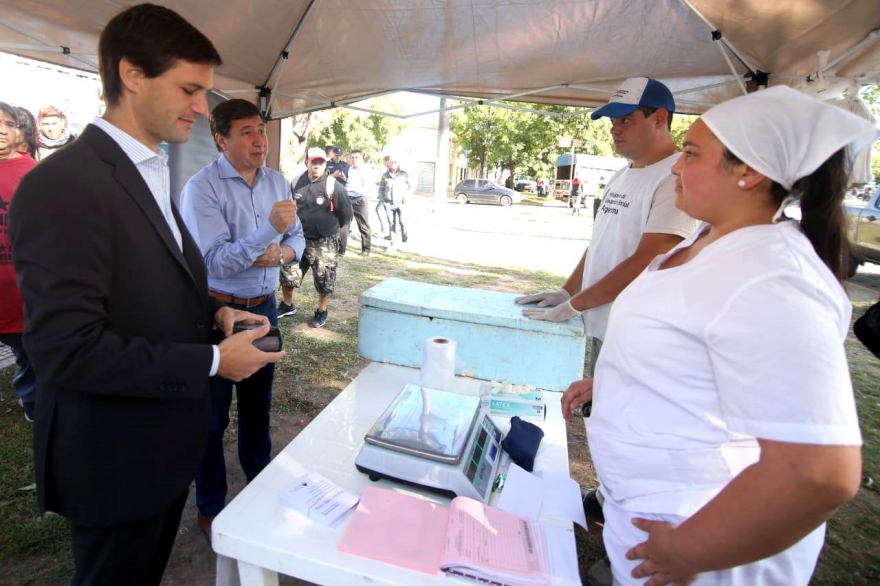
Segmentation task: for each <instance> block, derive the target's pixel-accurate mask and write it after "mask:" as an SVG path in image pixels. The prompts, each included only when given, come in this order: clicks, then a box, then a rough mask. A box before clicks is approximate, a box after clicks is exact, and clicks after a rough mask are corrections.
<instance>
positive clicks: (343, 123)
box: [308, 98, 403, 163]
mask: <svg viewBox="0 0 880 586" xmlns="http://www.w3.org/2000/svg"><path fill="white" fill-rule="evenodd" d="M369 107H371V108H373V109H375V110H378V111H382V112H392V113H397V112H398V111H399V107H397V106H396V105H395V104H393V103H392V102H390V101H389V100H387V99H383V98H377V99H376V100H375V101H373V102H371V103H370V104H369ZM402 130H403V123H402V122H401V121H400V120H398V119H397V118H392V117H390V116H383V115H381V114H369V113H366V112H359V111H355V110H349V109H347V108H335V109H333V110H329V111H327V112H321V113H319V114H318V115H316V116H315V117H314V120H313V125H312V126H311V127H310V128H309V133H308V137H309V138H308V142H309V146H313V147H319V148H324V147H325V146H327V145H336V146H338V147H340V148H341V149H342V150H343V151H345V152H349V151H352V150H354V149H360V150H362V151H363V152H364V159H365V160H366V161H367V162H371V163H378V162H379V161H380V160H381V158H382V152H383V149H384V148H385V145H387V144H388V142H390V141H391V139H392V138H394V137H395V136H397V135H398V134H400V132H401V131H402Z"/></svg>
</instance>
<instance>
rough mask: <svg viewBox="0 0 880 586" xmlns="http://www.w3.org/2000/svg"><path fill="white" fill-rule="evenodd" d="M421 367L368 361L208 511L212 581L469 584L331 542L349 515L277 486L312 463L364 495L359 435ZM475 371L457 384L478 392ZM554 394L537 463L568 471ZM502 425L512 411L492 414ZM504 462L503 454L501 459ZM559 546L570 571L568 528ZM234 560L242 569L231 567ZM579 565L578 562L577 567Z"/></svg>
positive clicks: (250, 584)
mask: <svg viewBox="0 0 880 586" xmlns="http://www.w3.org/2000/svg"><path fill="white" fill-rule="evenodd" d="M418 380H419V370H418V369H415V368H405V367H402V366H394V365H390V364H379V363H373V364H370V365H369V366H368V367H367V368H365V369H364V370H363V371H362V372H361V373H360V374H359V375H358V376H357V378H355V380H353V381H352V382H351V384H349V385H348V386H347V387H346V388H345V390H343V391H342V392H341V393H340V394H339V396H337V397H336V399H334V400H333V402H331V403H330V404H329V405H328V406H327V407H326V408H325V409H324V410H323V411H322V412H321V413H320V414H319V415H318V416H317V417H316V418H315V419H314V420H313V421H312V422H311V423H310V424H309V425H308V426H307V427H306V428H305V429H304V430H303V431H301V432H300V433H299V435H298V436H297V437H296V438H295V439H294V440H293V441H292V442H290V444H289V445H288V446H287V447H286V448H284V450H283V451H282V452H281V453H280V454H278V456H277V457H276V458H275V459H274V460H272V462H271V463H270V464H269V466H267V467H266V469H265V470H263V472H261V473H260V474H259V475H258V476H257V477H256V478H255V479H254V480H253V481H252V482H251V483H250V484H249V485H248V486H247V487H245V489H244V490H243V491H242V492H241V493H240V494H239V495H238V496H236V497H235V498H234V499H233V500H232V502H230V503H229V504H228V505H227V506H226V508H225V509H224V510H223V511H222V512H221V513H220V514H219V515H218V516H217V517H216V518H215V519H214V523H213V528H212V546H213V548H214V551H215V552H216V553H217V554H218V557H217V585H218V586H231V585H234V584H243V585H244V586H277V584H278V574H279V573H281V574H285V575H289V576H294V577H297V578H300V579H302V580H307V581H309V582H314V583H317V584H356V583H362V584H367V583H369V584H400V585H411V584H447V585H448V584H460V583H464V584H469V583H471V582H470V581H468V580H465V579H463V578H456V577H452V576H447V575H445V574H442V573H438V574H437V575H436V576H432V575H429V574H425V573H422V572H417V571H414V570H409V569H406V568H402V567H398V566H394V565H391V564H387V563H383V562H379V561H375V560H370V559H367V558H362V557H358V556H354V555H350V554H347V553H343V552H340V551H338V550H337V549H336V545H337V543H338V542H339V539H340V538H341V537H342V535H343V533H344V532H345V527H346V526H347V523H348V519H345V520H344V521H343V522H342V523H341V524H340V525H339V526H336V527H322V526H319V525H317V524H315V523H314V522H313V521H311V520H309V519H307V518H306V517H304V516H302V515H300V514H298V513H296V512H295V511H291V510H288V509H285V508H284V507H282V506H281V504H280V503H279V499H278V497H279V494H280V493H281V491H282V490H283V489H285V488H287V487H289V486H291V485H292V484H293V481H294V480H295V479H296V478H297V477H299V476H301V475H303V474H305V473H307V472H318V473H320V474H322V475H324V476H325V477H327V478H328V479H330V480H332V481H333V482H335V483H336V484H338V485H339V486H341V487H343V488H345V489H348V490H350V491H352V492H355V493H358V494H360V493H361V492H362V490H363V488H364V487H365V486H366V485H367V483H369V482H371V481H370V480H369V479H368V478H367V476H366V475H364V474H362V473H360V472H358V471H357V469H356V468H355V464H354V461H355V457H356V456H357V454H358V451H359V450H360V447H361V445H362V444H363V440H364V435H365V434H366V433H367V431H368V430H369V429H370V427H371V426H372V425H373V423H375V422H376V420H377V419H378V418H379V416H380V415H381V414H382V412H383V411H384V409H385V407H387V406H388V404H389V403H390V402H391V401H392V400H393V399H394V397H395V396H397V393H398V392H399V391H400V390H401V389H402V388H403V386H404V385H405V384H406V383H416V384H418ZM480 382H482V381H480V380H477V379H472V378H464V377H455V381H454V383H453V388H451V389H449V390H451V391H454V392H459V393H462V394H470V395H477V394H478V393H479V386H480ZM560 396H561V394H560V393H552V392H547V393H544V400H545V402H546V404H547V418H546V420H545V421H543V422H536V423H537V425H539V426H540V427H541V428H542V429H543V430H544V439H543V440H542V442H541V446H540V448H539V451H538V455H537V458H536V460H535V470H546V471H550V472H555V473H558V474H566V475H567V474H568V473H569V469H568V446H567V443H566V431H565V423H564V421H563V419H562V413H561V410H560V407H559V401H560ZM493 420H494V421H495V423H496V424H497V425H498V427H499V428H500V429H501V430H502V431H503V432H505V433H506V432H507V431H508V429H509V427H510V424H509V419H507V418H504V417H497V418H496V417H493ZM507 465H509V457H506V459H505V461H502V466H507ZM377 485H378V486H382V487H386V488H395V489H397V490H403V491H406V492H409V493H411V494H418V495H420V496H422V497H423V498H426V499H429V500H432V501H435V502H439V503H443V504H444V505H445V504H448V502H449V499H446V498H443V497H440V496H437V495H434V494H432V493H429V492H426V491H425V492H423V491H420V490H419V489H417V488H411V487H405V486H403V485H400V484H395V483H393V482H390V481H387V480H380V481H378V483H377ZM563 541H564V547H562V548H557V549H560V550H561V551H556V552H552V553H553V555H554V556H556V557H559V556H562V557H563V558H564V559H563V562H564V564H563V565H565V566H567V567H568V574H567V575H570V574H571V564H574V565H575V568H576V564H577V562H576V559H574V560H572V559H571V558H572V557H576V554H575V545H574V533H573V531H571V530H568V531H567V533H566V535H565V537H564V539H563ZM236 565H237V569H238V571H237V572H236V571H235V570H236ZM575 574H576V571H575Z"/></svg>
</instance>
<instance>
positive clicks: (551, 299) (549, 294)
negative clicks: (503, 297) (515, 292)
mask: <svg viewBox="0 0 880 586" xmlns="http://www.w3.org/2000/svg"><path fill="white" fill-rule="evenodd" d="M569 299H571V295H569V294H568V291H566V290H565V289H557V290H556V291H541V292H540V293H535V294H534V295H523V296H522V297H517V298H516V299H514V301H515V302H516V303H518V304H520V305H525V304H526V303H534V302H535V301H537V302H538V307H553V306H555V305H559V304H560V303H565V302H566V301H568V300H569Z"/></svg>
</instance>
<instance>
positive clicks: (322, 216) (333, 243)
mask: <svg viewBox="0 0 880 586" xmlns="http://www.w3.org/2000/svg"><path fill="white" fill-rule="evenodd" d="M324 152H325V151H322V150H321V149H319V148H311V149H309V150H308V151H307V159H308V172H307V173H305V174H304V175H303V176H302V177H300V178H299V181H297V182H296V185H295V186H294V187H293V200H294V201H295V202H296V205H297V213H298V215H299V219H300V221H301V222H302V225H303V232H304V233H305V237H306V250H305V252H304V253H303V255H302V258H301V259H300V260H299V263H298V264H288V265H285V266H284V268H283V269H282V271H281V295H282V301H281V303H280V304H279V305H278V316H279V317H283V316H285V315H293V314H295V313H296V307H295V306H294V305H293V290H294V288H298V287H299V286H300V285H302V281H303V277H304V276H305V274H306V273H307V272H308V270H309V268H311V269H312V277H313V278H314V281H315V289H316V290H317V291H318V309H317V310H316V311H315V318H314V319H313V320H312V321H311V322H309V327H312V328H320V327H323V326H324V324H326V323H327V315H328V311H327V305H328V303H329V302H330V295H332V294H333V289H334V287H335V286H336V255H337V254H338V253H339V249H340V242H339V239H340V229H341V228H342V227H343V226H348V223H349V222H351V218H352V216H353V212H352V209H351V200H349V198H348V192H347V191H346V190H345V187H343V186H342V183H341V182H339V181H338V180H337V179H336V178H335V177H333V176H332V175H331V174H330V172H329V170H328V167H329V165H328V164H327V163H328V162H327V160H326V159H325V158H324V156H325V155H324Z"/></svg>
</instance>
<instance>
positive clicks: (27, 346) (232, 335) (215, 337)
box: [0, 4, 880, 585]
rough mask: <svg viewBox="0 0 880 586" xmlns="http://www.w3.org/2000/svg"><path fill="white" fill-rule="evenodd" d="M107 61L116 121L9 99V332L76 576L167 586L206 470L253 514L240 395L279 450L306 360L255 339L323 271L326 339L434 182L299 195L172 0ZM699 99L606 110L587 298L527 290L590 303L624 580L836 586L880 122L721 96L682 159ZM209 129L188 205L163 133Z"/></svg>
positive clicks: (3, 215)
mask: <svg viewBox="0 0 880 586" xmlns="http://www.w3.org/2000/svg"><path fill="white" fill-rule="evenodd" d="M98 55H99V60H100V65H101V67H100V70H101V81H102V84H103V95H104V99H105V101H106V106H107V108H106V112H105V113H104V115H103V116H101V117H98V118H95V119H94V121H93V122H92V123H91V124H89V125H88V126H87V127H86V128H85V129H84V130H83V132H82V133H81V135H80V136H79V137H75V136H73V134H72V133H71V132H70V131H69V129H68V124H67V119H66V117H65V116H64V114H63V113H62V112H61V111H60V110H58V109H57V108H54V107H47V108H42V109H40V111H39V113H38V118H34V117H33V116H31V114H30V113H28V112H26V111H23V110H22V109H20V108H14V107H12V106H9V105H7V104H4V103H2V102H0V230H2V232H0V284H2V287H3V293H4V296H5V299H7V300H8V301H7V302H5V303H4V304H3V305H2V311H0V341H2V342H4V343H6V344H8V345H10V346H11V347H12V349H13V352H14V353H15V357H16V361H17V370H16V375H15V379H14V386H15V390H16V392H17V393H18V396H19V398H20V400H21V402H22V405H23V406H24V409H25V414H26V417H27V418H28V420H29V421H33V424H34V458H35V466H34V469H35V475H36V481H37V496H38V505H39V509H40V511H41V512H45V511H53V512H55V513H58V514H61V515H63V516H64V517H66V518H67V519H69V520H70V522H71V541H72V549H73V555H74V561H75V574H74V577H73V584H76V585H80V584H122V583H125V584H134V583H139V584H159V582H160V581H161V578H162V575H163V573H164V570H165V565H166V563H167V560H168V556H169V554H170V552H171V548H172V546H173V543H174V537H175V535H176V533H177V528H178V525H179V521H180V518H181V514H182V511H183V507H184V504H185V502H186V499H187V495H188V491H189V485H190V483H191V482H192V481H193V480H195V483H196V506H197V509H198V524H199V527H200V528H201V530H202V531H203V532H204V534H205V537H206V538H207V539H208V540H210V539H211V524H212V521H213V518H214V517H215V516H216V515H217V514H218V513H219V512H220V511H221V510H222V509H223V507H224V505H225V501H226V497H227V483H226V462H225V459H224V453H223V436H224V433H225V431H226V429H227V427H228V425H229V422H230V413H229V412H230V409H231V406H232V398H233V392H234V393H235V397H236V399H237V400H236V409H237V420H238V434H237V435H238V456H239V463H240V465H241V467H242V469H243V471H244V473H245V476H246V478H247V480H248V481H250V480H252V479H253V478H254V477H255V476H256V475H257V474H259V472H260V471H261V470H262V469H263V468H265V467H266V465H267V464H268V463H269V458H270V450H271V437H270V433H269V418H270V407H271V399H272V385H273V380H274V365H275V363H276V362H277V361H278V360H280V359H281V358H283V357H284V356H285V353H284V351H277V352H263V351H261V350H259V349H257V348H256V347H255V346H254V345H253V342H254V341H255V340H256V339H258V338H260V337H262V336H264V335H266V334H267V333H268V332H269V330H270V328H271V327H273V326H277V324H278V319H279V317H284V316H288V315H293V314H295V313H296V312H297V308H296V306H295V305H294V303H293V292H294V289H296V288H298V287H300V286H301V285H302V282H303V279H304V277H305V275H306V273H308V272H309V270H311V272H312V279H313V283H314V287H315V289H316V290H317V292H318V299H319V300H318V308H317V309H316V310H315V314H314V317H313V319H312V320H311V322H310V323H309V325H310V326H311V327H316V328H317V327H322V326H324V325H325V324H326V322H327V320H328V315H329V310H328V305H329V300H330V298H331V296H332V294H333V292H334V288H335V284H336V279H337V272H338V256H339V255H341V254H345V252H346V248H347V244H348V236H349V225H350V223H351V222H352V220H354V221H355V223H356V226H357V230H358V232H359V234H360V244H361V252H360V254H361V255H363V256H369V255H370V254H371V250H372V239H373V238H374V237H375V236H376V235H377V234H376V233H374V232H373V231H372V229H371V227H370V222H369V208H368V204H367V200H368V197H372V196H373V195H374V194H375V195H376V196H377V198H378V202H379V203H378V206H377V209H376V212H377V213H378V217H379V222H380V227H381V232H380V233H379V235H380V236H382V237H383V238H387V239H389V240H390V241H391V244H390V249H391V250H393V249H394V247H395V246H396V245H398V242H401V243H402V242H406V241H407V239H408V232H407V228H406V224H405V216H406V214H405V209H406V208H405V204H406V199H407V197H409V196H410V195H411V194H412V191H413V184H412V182H411V179H410V176H409V174H408V173H407V172H406V171H404V170H403V169H401V168H400V166H399V163H398V162H397V161H396V160H395V159H394V158H393V157H391V156H388V157H385V159H384V161H383V164H384V167H385V171H384V172H383V173H382V174H381V176H378V177H377V176H376V174H374V173H372V172H370V171H369V169H368V168H367V167H366V165H365V163H364V160H363V153H362V152H361V151H359V150H352V151H351V152H350V153H349V154H348V155H347V160H345V161H344V160H343V156H344V154H345V153H344V151H343V150H342V149H341V148H340V147H337V146H333V145H329V146H327V147H326V148H323V149H322V148H315V147H313V148H309V149H308V150H307V152H306V157H305V160H306V170H305V172H304V173H303V174H302V175H301V176H300V177H298V178H297V179H295V180H294V181H293V182H289V181H288V180H287V179H286V178H285V177H284V176H283V175H282V174H281V173H279V172H277V171H274V170H272V169H269V168H267V167H266V166H265V162H266V157H267V154H268V149H269V144H268V140H267V136H266V122H265V120H264V118H263V116H262V114H261V112H260V111H259V109H258V108H257V107H256V106H254V105H253V104H252V103H250V102H248V101H245V100H240V99H232V100H228V101H226V102H223V103H221V104H219V105H218V106H216V107H215V108H214V109H213V110H211V111H209V110H208V106H207V93H208V92H209V91H210V89H211V88H212V87H213V79H214V70H215V68H216V67H217V66H218V65H220V64H221V63H222V60H221V57H220V55H219V53H218V52H217V50H216V49H215V47H214V45H213V44H212V42H211V41H210V40H209V39H208V38H206V37H205V36H204V35H203V34H202V33H201V32H200V31H198V30H197V29H196V28H195V27H193V26H192V25H191V24H190V23H188V22H187V21H186V20H184V19H183V18H182V17H180V16H179V15H178V14H177V13H175V12H174V11H172V10H170V9H167V8H164V7H159V6H155V5H149V4H143V5H137V6H133V7H131V8H128V9H126V10H124V11H122V12H121V13H119V14H118V15H117V16H116V17H114V18H113V19H112V20H111V21H110V22H109V23H108V24H107V25H106V26H105V28H104V30H103V32H102V34H101V37H100V41H99V46H98ZM181 88H183V90H184V91H180V90H181ZM674 112H675V101H674V98H673V96H672V93H671V92H670V91H669V89H668V88H667V87H666V86H665V85H664V84H662V83H660V82H659V81H656V80H654V79H650V78H646V77H640V78H632V79H628V80H626V81H625V82H624V84H623V85H622V86H621V88H620V89H619V90H618V92H616V93H615V94H614V95H613V97H612V98H611V100H610V102H609V103H608V104H606V105H605V106H603V107H601V108H599V109H597V110H595V111H594V112H593V113H592V117H593V119H597V118H600V117H608V118H609V119H610V121H611V136H612V139H613V142H614V146H615V149H616V151H617V153H618V154H619V155H621V156H623V157H626V158H627V159H628V160H629V161H630V164H629V165H627V166H626V167H624V168H623V169H621V170H620V171H619V172H618V173H616V174H615V175H614V176H613V177H611V178H610V179H609V180H608V181H607V185H605V186H604V188H603V191H602V198H601V205H600V206H599V207H598V209H596V210H595V213H596V214H597V217H596V224H595V227H594V231H593V236H592V240H591V243H590V246H589V248H588V249H587V250H586V251H585V252H584V254H583V255H582V257H581V259H580V261H579V263H578V264H577V266H575V268H574V269H573V271H572V273H571V275H570V276H569V277H568V279H567V280H566V281H565V283H564V284H563V285H562V287H561V288H559V289H558V290H552V291H544V292H541V293H537V294H531V295H525V296H522V297H519V298H518V299H517V303H520V304H524V305H525V304H533V303H536V304H537V307H529V308H526V309H524V310H523V314H524V316H525V317H527V318H530V319H538V320H549V321H564V320H568V319H570V318H573V317H575V316H580V317H581V318H582V320H583V323H584V327H585V329H586V332H587V335H588V336H589V337H590V340H591V349H590V357H589V369H588V370H589V377H588V378H586V379H584V380H581V381H575V382H573V383H572V385H571V387H570V388H569V390H568V391H567V392H566V393H565V394H564V396H563V399H562V405H563V415H564V417H565V418H567V419H569V418H571V417H572V416H574V415H575V414H580V415H583V416H584V417H585V422H586V426H587V431H588V435H589V447H590V453H591V456H592V459H593V461H594V463H595V466H596V469H597V473H598V476H599V480H600V487H599V488H598V490H596V491H591V492H590V493H589V494H590V495H591V498H595V499H596V500H598V501H600V502H601V511H602V515H603V516H604V520H605V528H604V531H603V538H604V540H605V545H606V550H607V553H608V557H609V561H610V566H611V569H612V572H613V574H614V581H615V583H616V584H644V583H646V580H648V583H649V584H667V583H675V584H690V583H695V584H768V585H769V584H807V583H808V582H809V579H810V576H811V574H812V571H813V568H814V567H815V564H816V561H817V558H818V554H819V551H820V549H821V547H822V543H823V539H824V522H825V521H826V520H827V519H828V518H829V517H830V516H831V515H832V514H833V513H834V511H835V510H836V509H837V507H839V506H840V505H841V504H843V503H844V502H846V501H847V500H849V499H850V498H852V496H853V494H854V493H855V491H856V490H858V486H859V478H860V470H861V461H860V448H859V446H860V445H861V436H860V433H859V426H858V420H857V417H856V411H855V404H854V399H853V390H852V384H851V382H850V378H849V369H848V365H847V361H846V355H845V352H844V346H843V341H844V339H845V337H846V334H847V331H848V328H849V320H850V316H851V305H850V303H849V301H848V299H847V296H846V293H845V292H844V290H843V288H842V286H841V281H840V279H841V278H842V276H843V271H844V266H843V264H844V259H845V258H847V254H846V251H847V241H846V235H845V229H844V228H845V227H844V218H843V216H842V212H841V209H840V203H841V201H842V199H843V197H844V194H845V187H846V177H847V174H846V169H847V166H848V164H849V162H850V160H851V159H850V155H851V154H852V153H853V152H855V151H857V150H859V149H860V148H863V147H865V146H867V145H869V144H870V143H871V142H873V141H874V140H875V139H876V138H877V136H878V134H880V133H878V131H877V129H876V128H874V127H873V126H872V125H871V124H869V123H866V122H864V121H862V120H860V119H858V118H856V117H855V116H853V115H851V114H849V113H847V112H845V111H843V110H841V109H838V108H834V107H833V106H827V105H825V104H822V103H821V102H818V101H816V100H815V99H813V98H810V97H806V96H804V95H802V94H799V93H798V92H796V91H794V90H791V89H789V88H787V87H779V88H772V89H769V90H764V91H761V92H757V93H754V94H750V95H747V96H743V97H739V98H735V99H732V100H729V101H727V102H724V103H722V104H720V105H718V106H716V107H714V108H712V109H710V110H709V111H708V112H706V113H705V114H704V115H703V116H702V117H701V118H700V119H699V120H698V121H697V122H695V123H694V124H693V126H692V127H691V128H690V130H689V131H688V133H687V135H686V137H685V141H684V144H683V145H682V151H679V149H678V147H677V146H676V145H675V143H674V142H673V140H672V138H671V135H670V128H671V123H672V117H673V115H674ZM200 116H207V117H208V118H209V125H210V130H211V134H212V136H213V139H214V142H215V145H216V147H217V150H218V151H219V153H220V156H219V158H218V159H217V160H216V161H214V162H212V163H211V164H209V165H207V166H206V167H204V168H203V169H202V170H200V171H199V172H198V173H196V174H195V175H194V176H193V177H192V178H191V179H190V180H189V181H188V182H187V184H186V186H185V187H184V189H183V192H182V194H181V198H180V207H179V209H178V207H177V206H176V205H175V204H174V202H173V200H172V197H171V193H170V187H169V180H168V177H169V173H168V167H167V155H166V154H165V152H164V151H163V150H162V148H160V144H161V143H162V142H167V143H181V142H184V141H186V140H187V139H188V138H189V133H190V130H191V128H192V126H193V123H194V122H195V120H196V119H197V118H198V117H200ZM792 145H800V147H802V148H797V149H794V148H791V147H792ZM50 155H51V157H50ZM37 161H40V162H39V164H37ZM84 170H87V172H84ZM573 189H576V191H575V192H573V193H572V196H573V198H572V199H573V204H574V208H573V212H576V213H578V214H579V213H580V208H581V207H582V204H583V200H582V197H583V194H582V193H580V190H579V188H577V187H573ZM13 196H14V197H13ZM793 200H798V201H800V203H801V210H802V219H801V221H800V222H799V223H798V222H795V221H793V220H789V219H787V218H786V217H785V216H784V214H783V210H784V209H785V207H786V206H787V205H788V204H789V203H790V202H791V201H793ZM71 218H76V219H77V221H76V222H72V221H71ZM386 224H387V227H388V234H387V236H385V235H384V234H383V233H384V231H385V225H386ZM123 228H124V229H123ZM84 234H86V235H88V237H83V235H84ZM59 242H61V243H63V246H59ZM279 288H280V289H281V292H282V299H281V301H276V291H277V290H278V289H279ZM22 308H24V309H23V311H22ZM237 324H246V325H248V326H250V327H249V328H244V329H242V330H241V331H239V330H238V329H236V327H235V326H236V325H237ZM792 357H795V358H794V359H793V358H792ZM793 360H796V362H793Z"/></svg>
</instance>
